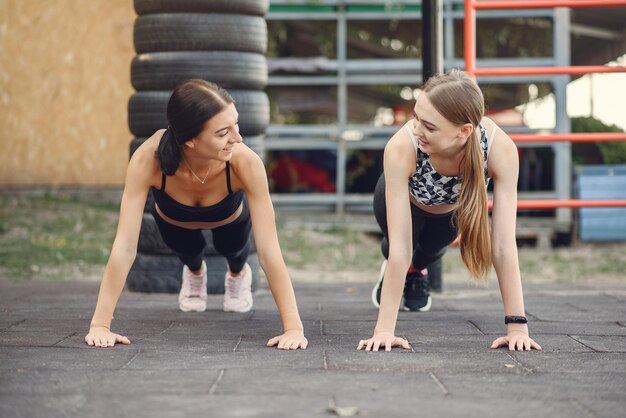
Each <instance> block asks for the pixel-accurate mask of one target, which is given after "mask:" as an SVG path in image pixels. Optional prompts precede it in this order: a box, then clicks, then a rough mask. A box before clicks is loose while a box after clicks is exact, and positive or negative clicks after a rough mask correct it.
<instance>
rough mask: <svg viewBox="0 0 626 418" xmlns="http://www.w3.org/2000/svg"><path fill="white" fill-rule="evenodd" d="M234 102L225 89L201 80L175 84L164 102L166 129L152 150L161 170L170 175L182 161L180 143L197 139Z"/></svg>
mask: <svg viewBox="0 0 626 418" xmlns="http://www.w3.org/2000/svg"><path fill="white" fill-rule="evenodd" d="M234 102H235V101H234V100H233V98H232V97H231V96H230V94H228V92H227V91H226V90H224V89H222V88H221V87H218V86H217V85H215V84H213V83H209V82H207V81H204V80H198V79H193V80H187V81H184V82H183V83H181V84H179V85H178V86H177V87H176V88H175V89H174V91H173V92H172V96H171V97H170V100H169V101H168V103H167V121H168V123H169V126H168V127H167V130H166V131H165V133H164V134H163V137H162V138H161V142H160V143H159V147H158V149H157V151H156V156H157V158H158V159H159V163H160V164H161V171H162V172H163V173H164V174H165V175H167V176H173V175H174V173H176V170H177V169H178V166H179V165H180V160H181V159H182V155H183V154H182V147H183V144H184V143H185V142H187V141H190V140H192V139H193V138H195V137H196V136H198V134H200V132H202V129H204V125H205V124H206V122H207V121H208V120H209V119H211V118H212V117H213V116H215V115H216V114H218V113H220V112H221V111H222V110H224V108H226V106H228V105H229V104H231V103H234Z"/></svg>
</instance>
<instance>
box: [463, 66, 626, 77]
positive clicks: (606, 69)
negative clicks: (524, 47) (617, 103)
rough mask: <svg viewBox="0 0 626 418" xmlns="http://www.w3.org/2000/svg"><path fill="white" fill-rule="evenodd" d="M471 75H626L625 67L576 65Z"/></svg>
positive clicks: (488, 70) (475, 71)
mask: <svg viewBox="0 0 626 418" xmlns="http://www.w3.org/2000/svg"><path fill="white" fill-rule="evenodd" d="M472 73H473V74H474V75H476V76H485V75H542V74H570V75H585V74H589V73H626V67H622V66H608V65H577V66H569V67H506V68H474V69H473V71H472Z"/></svg>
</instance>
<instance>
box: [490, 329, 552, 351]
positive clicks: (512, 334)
mask: <svg viewBox="0 0 626 418" xmlns="http://www.w3.org/2000/svg"><path fill="white" fill-rule="evenodd" d="M504 346H508V347H509V350H510V351H515V350H517V351H530V350H531V349H532V348H534V349H535V350H538V351H541V346H540V345H539V344H537V343H536V342H535V341H534V340H533V339H532V338H530V337H529V336H528V333H527V332H524V331H509V332H508V333H507V335H506V337H500V338H497V339H495V340H494V342H493V343H492V344H491V348H499V347H504Z"/></svg>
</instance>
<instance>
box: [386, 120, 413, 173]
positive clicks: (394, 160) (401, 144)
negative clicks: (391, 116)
mask: <svg viewBox="0 0 626 418" xmlns="http://www.w3.org/2000/svg"><path fill="white" fill-rule="evenodd" d="M415 152H416V151H415V145H414V144H413V139H412V138H411V135H410V134H409V133H408V132H407V130H406V129H405V128H404V126H402V127H401V128H400V129H399V130H398V131H397V132H396V133H395V134H394V135H393V136H392V137H391V139H389V141H388V142H387V144H386V145H385V155H384V165H385V171H386V172H387V171H389V169H390V168H392V167H396V168H398V169H400V170H402V171H403V172H407V173H408V176H410V173H412V172H413V170H414V169H415V163H416V159H417V157H416V154H415ZM407 178H408V177H407Z"/></svg>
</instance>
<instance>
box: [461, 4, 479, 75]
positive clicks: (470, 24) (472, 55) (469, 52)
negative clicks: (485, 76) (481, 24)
mask: <svg viewBox="0 0 626 418" xmlns="http://www.w3.org/2000/svg"><path fill="white" fill-rule="evenodd" d="M474 3H475V2H474V0H465V18H464V21H463V31H464V32H463V36H464V38H465V39H464V40H463V50H464V56H465V71H466V72H467V73H469V74H472V75H473V74H474V70H476V10H475V9H474Z"/></svg>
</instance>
